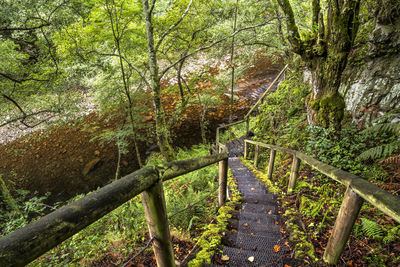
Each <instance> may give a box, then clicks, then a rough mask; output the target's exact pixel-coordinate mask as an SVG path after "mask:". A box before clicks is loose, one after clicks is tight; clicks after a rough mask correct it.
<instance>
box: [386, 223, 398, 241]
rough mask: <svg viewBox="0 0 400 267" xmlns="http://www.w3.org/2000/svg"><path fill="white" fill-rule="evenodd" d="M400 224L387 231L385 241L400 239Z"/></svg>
mask: <svg viewBox="0 0 400 267" xmlns="http://www.w3.org/2000/svg"><path fill="white" fill-rule="evenodd" d="M399 231H400V225H397V226H396V227H393V228H392V229H390V230H389V231H388V232H387V236H385V238H383V243H385V244H388V243H391V242H394V241H396V240H397V239H399Z"/></svg>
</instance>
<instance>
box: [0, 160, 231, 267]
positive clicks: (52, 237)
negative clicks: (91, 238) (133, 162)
mask: <svg viewBox="0 0 400 267" xmlns="http://www.w3.org/2000/svg"><path fill="white" fill-rule="evenodd" d="M227 159H228V154H227V153H226V152H224V153H219V154H215V155H211V156H206V157H200V158H195V159H189V160H182V161H176V162H170V163H165V164H160V165H157V166H150V167H145V168H142V169H140V170H137V171H135V172H133V173H131V174H129V175H127V176H125V177H123V178H121V179H119V180H117V181H115V182H113V183H111V184H109V185H106V186H104V187H102V188H100V189H99V190H97V191H95V192H93V193H91V194H89V195H87V196H85V197H84V198H82V199H79V200H77V201H74V202H73V203H71V204H69V205H66V206H64V207H62V208H59V209H57V210H55V211H54V212H52V213H50V214H48V215H46V216H44V217H42V218H40V219H39V220H37V221H35V222H33V223H30V224H28V225H27V226H25V227H23V228H20V229H18V230H16V231H15V232H12V233H10V234H8V235H6V236H3V237H1V238H0V266H24V265H26V264H28V263H29V262H31V261H32V260H34V259H36V258H37V257H39V256H40V255H42V254H43V253H45V252H47V251H48V250H50V249H51V248H53V247H55V246H56V245H58V244H60V243H61V242H62V241H64V240H66V239H67V238H69V237H70V236H72V235H74V234H76V233H78V232H79V231H80V230H82V229H83V228H85V227H86V226H88V225H90V224H91V223H93V222H95V221H97V220H98V219H100V218H101V217H103V216H104V215H106V214H107V213H109V212H111V211H112V210H114V209H115V208H117V207H118V206H120V205H122V204H123V203H125V202H126V201H128V200H130V199H132V198H133V197H135V196H137V195H138V194H140V193H142V192H150V193H151V192H152V190H153V189H152V188H155V187H156V186H157V184H160V183H162V181H166V180H169V179H172V178H175V177H178V176H180V175H183V174H186V173H189V172H192V171H195V170H198V169H201V168H204V167H206V166H209V165H211V164H214V163H217V162H219V161H227ZM220 179H222V180H223V179H226V177H221V178H220ZM225 184H226V183H225ZM224 190H226V188H224ZM153 191H154V190H153ZM161 191H162V189H161ZM153 193H154V192H153ZM150 197H152V196H151V194H150ZM158 197H160V196H158ZM153 202H154V201H153ZM150 212H151V210H150ZM146 215H147V214H146Z"/></svg>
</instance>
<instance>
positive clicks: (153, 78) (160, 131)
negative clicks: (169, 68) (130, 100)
mask: <svg viewBox="0 0 400 267" xmlns="http://www.w3.org/2000/svg"><path fill="white" fill-rule="evenodd" d="M142 3H143V13H144V19H145V22H146V34H147V47H148V54H149V67H150V86H151V91H152V95H153V106H154V113H155V117H156V136H157V143H158V146H159V147H160V151H161V153H162V154H163V156H164V157H165V158H166V160H167V161H171V160H172V159H173V158H174V150H173V149H172V147H171V145H170V142H169V129H168V127H167V123H166V121H165V113H164V109H163V107H162V104H161V84H160V77H159V73H158V63H157V54H156V51H155V46H154V32H153V23H152V10H151V8H149V2H148V0H142Z"/></svg>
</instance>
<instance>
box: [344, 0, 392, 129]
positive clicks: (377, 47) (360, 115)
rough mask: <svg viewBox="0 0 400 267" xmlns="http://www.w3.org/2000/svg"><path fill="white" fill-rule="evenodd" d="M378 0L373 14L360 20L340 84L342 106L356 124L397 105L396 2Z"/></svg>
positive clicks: (367, 120)
mask: <svg viewBox="0 0 400 267" xmlns="http://www.w3.org/2000/svg"><path fill="white" fill-rule="evenodd" d="M378 2H382V3H380V5H378V6H377V7H376V8H375V12H371V14H374V16H373V17H370V18H369V19H366V20H364V21H361V23H362V24H361V26H360V30H359V32H358V37H357V43H356V46H355V47H354V49H353V51H352V54H351V57H350V59H349V62H348V63H349V64H348V65H347V68H346V70H345V72H344V73H343V76H342V78H343V79H342V83H341V87H340V93H341V94H342V95H343V96H344V99H345V103H346V110H347V111H348V112H349V113H350V114H351V116H352V118H353V121H354V122H355V123H357V124H359V125H360V126H362V125H363V124H364V123H366V122H367V123H368V122H370V121H371V120H372V119H374V118H376V117H378V116H380V115H382V114H384V113H386V112H389V111H391V110H393V109H396V108H400V4H399V1H397V0H381V1H378ZM391 2H393V3H391Z"/></svg>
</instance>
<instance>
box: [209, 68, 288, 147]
mask: <svg viewBox="0 0 400 267" xmlns="http://www.w3.org/2000/svg"><path fill="white" fill-rule="evenodd" d="M287 67H288V65H286V66H285V67H283V69H282V70H281V72H279V74H278V76H276V77H275V79H274V80H273V81H272V83H271V84H270V85H269V86H268V88H267V90H265V92H264V93H263V94H262V95H261V96H260V98H259V99H258V100H257V102H256V103H255V104H254V105H253V106H252V107H251V108H250V110H249V111H248V112H247V113H246V115H245V116H244V119H243V120H240V121H236V122H232V123H229V124H224V125H221V126H219V127H218V128H217V133H216V138H215V139H216V140H215V142H216V144H217V146H218V144H219V137H220V130H221V129H223V128H230V127H231V126H234V125H237V124H241V123H243V122H246V133H247V134H248V133H249V130H250V115H251V114H252V113H253V111H254V110H255V109H256V108H257V107H258V106H259V105H260V104H261V103H262V102H263V100H264V98H265V96H266V95H267V94H268V93H270V90H271V88H272V86H273V85H274V84H275V83H276V82H277V81H278V80H279V79H280V77H281V76H282V74H283V73H285V70H286V69H287Z"/></svg>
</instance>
